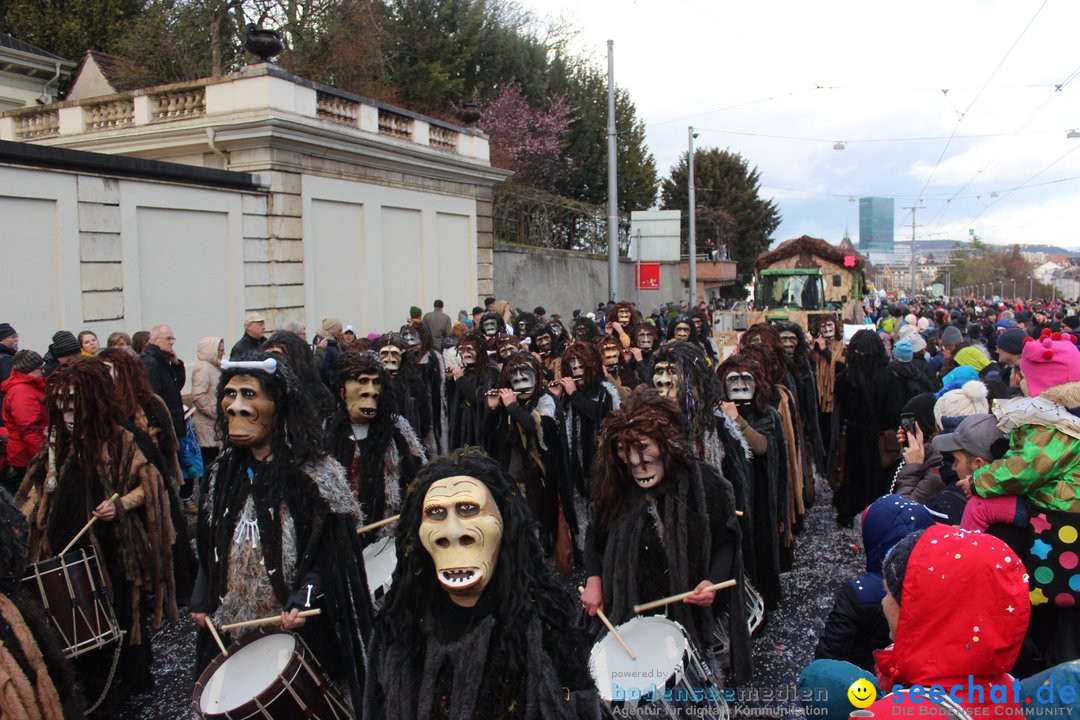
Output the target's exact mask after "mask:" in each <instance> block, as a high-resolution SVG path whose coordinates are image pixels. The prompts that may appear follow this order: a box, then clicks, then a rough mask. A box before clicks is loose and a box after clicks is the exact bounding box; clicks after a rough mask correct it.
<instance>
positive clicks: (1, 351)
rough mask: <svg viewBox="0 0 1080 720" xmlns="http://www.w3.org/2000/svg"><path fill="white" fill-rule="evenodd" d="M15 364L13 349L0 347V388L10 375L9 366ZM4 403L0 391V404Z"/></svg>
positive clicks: (5, 346) (0, 425) (1, 423)
mask: <svg viewBox="0 0 1080 720" xmlns="http://www.w3.org/2000/svg"><path fill="white" fill-rule="evenodd" d="M14 362H15V348H11V347H8V346H7V345H0V388H2V387H3V382H4V381H5V380H7V379H8V376H9V375H11V365H12V363H14ZM3 401H4V392H3V390H0V403H3ZM3 426H4V420H3V418H2V417H0V427H3Z"/></svg>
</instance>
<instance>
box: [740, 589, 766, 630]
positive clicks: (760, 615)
mask: <svg viewBox="0 0 1080 720" xmlns="http://www.w3.org/2000/svg"><path fill="white" fill-rule="evenodd" d="M743 592H744V594H745V598H746V623H747V624H748V625H749V626H750V634H751V635H753V634H754V633H756V632H757V629H758V628H759V627H761V623H763V622H765V598H763V597H761V593H759V592H758V591H757V588H755V587H754V586H753V585H751V584H750V581H749V580H747V581H746V582H744V583H743Z"/></svg>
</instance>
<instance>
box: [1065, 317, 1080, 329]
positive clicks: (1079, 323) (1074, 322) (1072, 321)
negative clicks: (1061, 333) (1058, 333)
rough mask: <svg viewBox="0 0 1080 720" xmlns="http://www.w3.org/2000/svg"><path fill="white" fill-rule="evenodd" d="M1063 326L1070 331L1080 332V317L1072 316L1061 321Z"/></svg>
mask: <svg viewBox="0 0 1080 720" xmlns="http://www.w3.org/2000/svg"><path fill="white" fill-rule="evenodd" d="M1061 324H1062V325H1064V326H1065V327H1067V328H1069V329H1070V330H1080V316H1078V315H1070V316H1069V317H1067V318H1065V319H1064V320H1062V321H1061Z"/></svg>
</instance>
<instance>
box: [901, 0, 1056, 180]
mask: <svg viewBox="0 0 1080 720" xmlns="http://www.w3.org/2000/svg"><path fill="white" fill-rule="evenodd" d="M1049 1H1050V0H1043V3H1042V5H1040V6H1039V9H1038V10H1036V11H1035V14H1034V15H1032V16H1031V19H1030V20H1028V23H1027V25H1025V26H1024V29H1023V30H1021V31H1020V34H1019V35H1018V36H1017V38H1016V40H1014V41H1013V44H1012V45H1010V46H1009V49H1008V50H1007V51H1005V55H1004V56H1003V57H1002V58H1001V60H1000V61H998V64H997V66H996V67H995V68H994V69H993V71H992V72H991V73H990V74H989V75H988V76H987V78H986V82H984V83H983V84H982V87H980V88H979V91H978V92H977V93H975V97H973V98H971V102H969V103H968V106H967V107H966V108H964V112H962V113H961V114H960V117H959V118H957V120H956V127H954V128H953V132H952V135H951V136H950V137H949V139H948V141H947V142H946V143H945V147H943V148H942V149H941V154H940V155H938V159H937V162H936V163H934V169H933V170H931V171H930V175H929V176H927V178H926V183H924V184H923V189H922V193H925V192H926V188H928V187H930V182H931V181H932V180H933V179H934V175H936V174H937V170H938V167H940V165H941V161H942V160H943V159H944V157H945V153H946V152H948V150H949V146H950V145H951V144H952V141H953V137H954V136H955V135H956V131H957V130H959V129H960V123H962V122H963V121H964V117H965V116H966V115H967V114H968V112H970V111H971V108H972V107H974V105H975V103H976V102H977V101H978V100H979V98H980V97H982V94H983V91H984V90H986V87H987V86H988V85H989V84H990V81H991V80H993V79H994V76H995V75H997V72H998V70H1000V69H1001V66H1002V65H1004V64H1005V61H1006V60H1008V59H1009V56H1010V55H1012V51H1013V50H1015V49H1016V46H1017V45H1018V44H1019V43H1020V40H1021V39H1023V37H1024V35H1025V34H1026V33H1027V31H1028V28H1030V27H1031V24H1032V23H1034V22H1035V18H1037V17H1039V13H1041V12H1042V11H1043V8H1045V7H1046V4H1047V3H1048V2H1049ZM922 193H920V194H922Z"/></svg>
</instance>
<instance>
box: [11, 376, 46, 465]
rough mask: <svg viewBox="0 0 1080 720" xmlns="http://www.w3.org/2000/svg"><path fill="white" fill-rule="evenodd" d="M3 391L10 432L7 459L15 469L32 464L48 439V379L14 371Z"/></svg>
mask: <svg viewBox="0 0 1080 720" xmlns="http://www.w3.org/2000/svg"><path fill="white" fill-rule="evenodd" d="M0 390H2V391H3V392H4V404H3V417H4V427H6V428H7V431H8V445H7V461H8V465H10V466H11V467H15V468H24V467H26V466H27V465H29V464H30V458H32V457H34V455H35V454H36V453H37V451H38V448H39V447H41V443H42V442H43V441H44V440H45V423H46V413H45V408H44V407H43V406H42V404H41V403H42V401H43V400H44V399H45V378H39V377H34V376H32V375H24V374H23V373H21V372H19V371H17V370H12V371H11V375H9V376H8V379H7V380H5V381H4V382H3V383H0Z"/></svg>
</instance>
